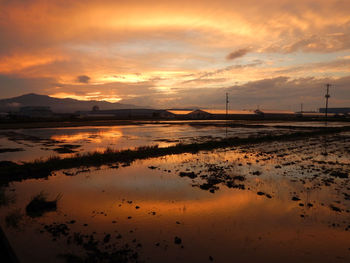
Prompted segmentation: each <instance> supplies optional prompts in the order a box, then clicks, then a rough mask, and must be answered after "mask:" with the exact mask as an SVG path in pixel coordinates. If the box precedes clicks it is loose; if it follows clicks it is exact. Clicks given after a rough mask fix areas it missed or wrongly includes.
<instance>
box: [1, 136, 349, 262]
mask: <svg viewBox="0 0 350 263" xmlns="http://www.w3.org/2000/svg"><path fill="white" fill-rule="evenodd" d="M315 142H317V140H316V139H311V140H310V141H308V142H305V141H303V142H288V143H281V142H280V143H274V144H268V145H267V144H262V145H259V146H256V148H255V147H249V146H248V147H243V148H237V149H221V150H217V151H214V152H202V153H199V154H193V155H192V154H181V155H171V156H166V157H161V158H155V159H149V160H142V161H135V162H133V163H132V164H131V165H130V166H127V167H119V168H117V169H111V168H109V167H101V168H98V169H96V168H90V169H89V170H86V169H85V170H84V172H80V173H79V174H76V175H74V176H66V175H65V173H64V171H57V172H55V173H54V174H53V176H50V177H49V178H48V179H39V180H25V181H22V182H14V183H11V184H10V185H9V186H8V187H6V188H5V189H2V190H3V191H4V193H5V195H12V196H14V197H15V201H14V203H12V204H11V205H9V206H2V207H0V214H1V221H0V223H1V224H2V226H3V227H4V229H5V230H6V233H7V234H8V237H9V240H10V242H11V244H12V245H13V246H14V248H15V250H16V253H17V255H18V256H19V257H20V259H22V260H23V262H27V259H31V260H32V261H31V262H35V261H47V260H48V258H50V262H62V261H63V260H62V258H59V257H57V254H62V253H76V254H78V255H79V254H81V253H84V252H83V251H82V249H79V246H77V245H76V244H73V243H74V242H73V243H72V244H69V245H67V243H66V239H67V237H65V236H60V237H57V238H56V239H55V240H52V236H51V235H50V233H48V232H47V231H46V230H45V225H51V224H54V223H56V224H61V223H63V224H67V225H68V227H69V229H70V230H69V233H70V234H69V235H72V236H73V233H82V234H84V235H91V234H92V235H93V236H94V238H95V239H97V240H100V242H101V243H100V247H101V248H102V247H105V248H103V249H105V250H106V251H108V250H110V249H111V248H110V247H108V245H109V244H116V245H117V246H118V247H120V246H122V245H123V244H125V243H127V244H129V247H130V248H132V249H135V251H138V253H139V256H140V259H143V260H144V261H145V262H164V261H165V260H166V261H167V262H210V260H209V257H212V258H213V259H214V260H215V261H216V262H227V259H230V258H232V257H234V258H235V260H237V261H239V262H255V261H262V262H281V261H283V262H296V261H299V262H333V261H338V262H348V260H349V257H350V254H349V249H348V248H349V243H348V240H349V239H348V236H349V232H348V230H346V228H347V226H348V215H349V202H348V201H347V200H346V196H345V198H344V196H342V195H339V191H340V192H342V193H343V192H344V193H348V192H349V190H348V189H347V182H348V179H340V178H336V179H335V180H334V181H333V182H331V183H330V184H329V185H327V184H325V180H327V178H328V177H327V176H326V175H325V174H324V173H323V172H320V171H325V169H339V168H340V167H342V168H341V169H345V170H346V169H347V168H346V167H348V165H349V163H348V162H349V154H348V153H346V152H345V151H344V149H343V148H342V147H341V143H340V142H335V141H332V144H331V145H330V147H329V151H330V152H329V155H328V156H324V155H322V154H321V151H322V146H316V147H313V148H312V150H313V152H312V153H313V155H314V157H315V158H314V159H313V160H315V161H321V162H320V163H318V162H313V161H312V160H310V159H307V158H308V157H309V156H310V153H309V151H310V145H313V144H314V143H315ZM276 149H278V150H276ZM340 156H341V157H342V158H340ZM336 161H337V162H336ZM291 162H293V163H294V164H287V163H291ZM276 165H279V166H280V168H276ZM151 166H153V167H155V168H152V169H150V168H149V167H151ZM213 167H214V168H215V169H218V171H221V172H224V173H226V174H227V175H228V176H230V177H234V176H239V175H240V176H244V178H245V180H244V181H242V182H241V183H242V184H244V185H245V188H244V189H235V188H229V187H227V186H226V185H225V184H222V183H219V184H217V187H218V189H217V190H215V193H211V192H209V191H207V190H204V189H201V188H200V187H197V186H198V185H200V184H202V183H205V182H206V180H207V179H208V177H206V176H209V177H210V176H211V175H212V173H213V171H214V174H215V169H214V170H213ZM221 168H222V169H223V170H221ZM305 168H306V169H305ZM78 170H80V169H78ZM188 170H190V171H193V172H195V174H197V175H198V177H196V178H194V179H190V178H188V177H180V176H179V173H180V172H184V171H188ZM74 171H76V170H74V169H73V170H71V172H74ZM255 171H260V172H261V173H260V174H259V175H257V174H255V175H254V174H253V172H255ZM315 173H318V174H319V177H315V176H314V175H315ZM206 178H207V179H206ZM328 182H330V181H328ZM43 190H44V191H45V192H46V193H47V194H48V198H54V197H55V196H57V195H58V194H62V198H61V199H60V200H59V201H58V209H57V211H54V212H48V213H45V214H44V215H43V216H42V217H39V218H29V217H28V216H26V215H25V206H26V205H27V203H28V202H29V200H30V199H31V198H32V196H34V195H36V194H37V193H39V192H40V191H43ZM259 192H263V193H266V194H270V195H271V198H268V197H267V196H266V195H264V194H263V195H261V194H258V193H259ZM295 196H297V197H298V198H300V200H299V201H293V200H292V197H295ZM308 204H310V205H309V206H308ZM331 205H334V206H336V207H338V208H340V209H341V212H337V211H333V210H332V209H331V208H330V206H331ZM16 209H17V210H16ZM13 211H19V212H20V213H22V214H23V216H22V219H21V220H22V221H21V222H20V223H19V227H20V228H19V229H16V228H11V227H8V226H7V225H6V222H5V219H4V218H5V217H6V216H7V215H8V214H10V213H11V212H13ZM72 220H74V223H69V222H71V221H72ZM106 234H111V241H109V243H108V244H103V241H102V240H103V239H104V237H105V235H106ZM33 235H35V236H36V238H35V240H34V241H33V242H28V241H29V240H30V239H31V238H32V236H33ZM118 235H121V236H122V237H119V238H117V237H118ZM175 236H178V237H181V239H182V245H183V248H181V246H180V245H176V244H174V237H175ZM325 237H327V238H325ZM134 240H136V241H134ZM137 244H141V247H140V246H137ZM38 250H40V251H41V252H40V253H39V251H38Z"/></svg>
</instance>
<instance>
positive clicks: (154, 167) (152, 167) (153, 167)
mask: <svg viewBox="0 0 350 263" xmlns="http://www.w3.org/2000/svg"><path fill="white" fill-rule="evenodd" d="M148 168H149V169H151V170H154V169H157V168H158V167H156V166H153V165H151V166H148Z"/></svg>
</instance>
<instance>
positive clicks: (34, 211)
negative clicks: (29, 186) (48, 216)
mask: <svg viewBox="0 0 350 263" xmlns="http://www.w3.org/2000/svg"><path fill="white" fill-rule="evenodd" d="M61 197H62V196H61V195H58V196H57V197H56V199H55V200H52V201H47V199H46V195H45V194H44V193H43V192H41V193H40V194H38V195H37V196H35V197H33V199H32V200H31V201H30V203H29V204H28V205H27V207H26V213H27V215H28V216H30V217H40V216H42V215H43V214H44V213H46V212H52V211H56V209H57V201H58V200H59V199H60V198H61Z"/></svg>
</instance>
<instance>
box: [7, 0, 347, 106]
mask: <svg viewBox="0 0 350 263" xmlns="http://www.w3.org/2000/svg"><path fill="white" fill-rule="evenodd" d="M349 6H350V2H349V0H344V1H341V0H339V1H338V0H293V1H291V0H260V1H258V0H254V1H253V0H237V1H234V0H216V1H212V0H211V1H207V0H201V1H187V0H186V1H184V0H178V1H132V0H126V1H117V0H114V1H112V0H111V1H101V0H100V1H94V0H85V1H81V0H75V1H67V0H50V1H49V0H47V1H44V0H32V1H26V0H0V87H1V95H0V96H1V98H5V97H13V96H18V95H22V94H25V93H29V92H35V93H39V94H46V95H52V96H55V97H60V98H63V97H71V98H77V99H84V100H91V99H96V100H107V101H111V102H121V103H132V104H137V105H143V106H153V107H160V108H168V107H186V106H201V107H206V108H223V107H224V102H225V98H224V96H225V93H226V92H229V94H230V100H231V105H230V107H231V108H235V109H242V108H255V107H256V105H261V106H263V107H265V108H280V109H293V110H295V109H298V108H299V106H298V105H299V104H300V103H304V105H305V106H304V109H306V110H307V109H310V110H311V109H315V108H317V107H322V106H323V96H324V85H325V83H327V82H330V83H332V84H334V85H335V86H334V87H333V89H332V90H331V95H332V97H331V100H330V104H331V106H350V12H349Z"/></svg>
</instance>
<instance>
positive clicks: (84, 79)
mask: <svg viewBox="0 0 350 263" xmlns="http://www.w3.org/2000/svg"><path fill="white" fill-rule="evenodd" d="M90 79H91V78H90V77H89V76H86V75H81V76H78V77H77V82H79V83H89V82H90Z"/></svg>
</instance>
